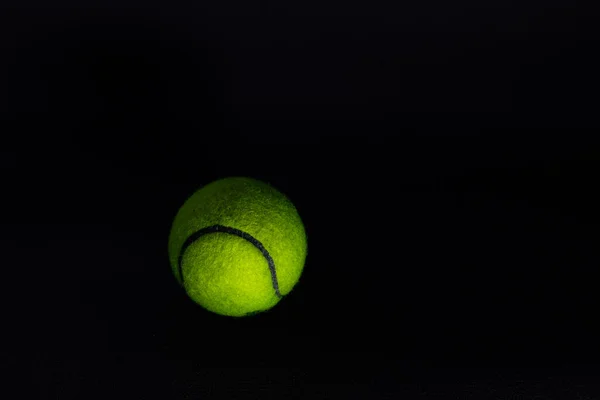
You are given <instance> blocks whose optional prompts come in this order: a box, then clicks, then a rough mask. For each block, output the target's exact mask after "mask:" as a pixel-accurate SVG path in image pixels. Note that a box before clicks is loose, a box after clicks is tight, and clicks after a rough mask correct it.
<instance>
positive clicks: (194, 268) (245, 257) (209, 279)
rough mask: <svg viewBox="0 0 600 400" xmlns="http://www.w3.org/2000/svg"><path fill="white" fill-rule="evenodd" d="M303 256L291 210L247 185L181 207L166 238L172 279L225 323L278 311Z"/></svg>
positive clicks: (217, 188) (198, 196)
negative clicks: (231, 318)
mask: <svg viewBox="0 0 600 400" xmlns="http://www.w3.org/2000/svg"><path fill="white" fill-rule="evenodd" d="M306 252H307V242H306V234H305V231H304V226H303V224H302V220H301V219H300V216H299V215H298V212H297V211H296V208H295V207H294V205H293V204H292V203H291V202H290V201H289V199H287V198H286V197H285V196H284V195H283V194H282V193H280V192H279V191H277V190H276V189H274V188H273V187H271V186H270V185H268V184H266V183H264V182H260V181H257V180H254V179H250V178H226V179H222V180H219V181H215V182H212V183H210V184H208V185H206V186H205V187H203V188H201V189H200V190H198V191H197V192H196V193H194V194H193V195H192V196H191V197H190V198H189V199H188V200H187V201H186V202H185V203H184V204H183V206H182V207H181V208H180V210H179V212H178V213H177V215H176V216H175V220H174V222H173V226H172V229H171V233H170V236H169V259H170V263H171V267H172V270H173V273H174V275H175V277H176V278H177V279H178V280H179V282H180V283H181V284H182V285H183V286H184V288H185V290H186V292H187V293H188V295H189V296H190V298H191V299H192V300H194V301H195V302H196V303H198V304H200V305H201V306H203V307H204V308H206V309H207V310H209V311H212V312H215V313H217V314H221V315H228V316H245V315H249V314H255V313H257V312H261V311H266V310H268V309H270V308H272V307H273V306H274V305H276V304H277V303H278V302H279V300H280V299H281V298H282V297H283V296H285V295H286V294H288V293H289V292H290V291H291V290H292V289H293V287H294V285H295V284H296V283H297V282H298V280H299V278H300V275H301V274H302V270H303V268H304V262H305V259H306Z"/></svg>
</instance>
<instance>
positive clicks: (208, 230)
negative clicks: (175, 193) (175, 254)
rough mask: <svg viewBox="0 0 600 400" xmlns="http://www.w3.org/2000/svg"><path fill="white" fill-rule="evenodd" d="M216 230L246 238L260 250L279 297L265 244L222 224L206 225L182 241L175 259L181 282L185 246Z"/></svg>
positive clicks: (274, 272)
mask: <svg viewBox="0 0 600 400" xmlns="http://www.w3.org/2000/svg"><path fill="white" fill-rule="evenodd" d="M217 232H221V233H229V234H231V235H235V236H239V237H241V238H242V239H246V240H247V241H249V242H250V243H252V244H253V245H254V247H256V248H257V249H258V250H260V252H261V253H262V255H263V256H264V257H265V258H266V259H267V263H268V264H269V271H270V272H271V281H272V282H273V289H275V294H276V295H277V297H280V298H281V297H282V295H281V292H280V291H279V283H278V282H277V271H276V270H275V261H273V257H271V255H270V254H269V252H268V251H267V249H266V248H265V246H263V244H262V243H261V242H260V241H259V240H258V239H256V238H255V237H254V236H252V235H250V234H249V233H247V232H244V231H241V230H239V229H235V228H231V227H228V226H223V225H212V226H208V227H206V228H202V229H200V230H199V231H197V232H194V233H193V234H192V235H190V236H189V237H188V238H187V239H186V240H185V242H184V243H183V246H182V247H181V251H180V252H179V260H178V261H177V267H178V270H179V276H180V277H181V282H182V283H183V267H182V262H183V255H184V254H185V251H186V250H187V248H188V247H190V246H191V245H192V243H194V242H195V241H196V240H198V239H200V238H201V237H202V236H204V235H207V234H209V233H217Z"/></svg>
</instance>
